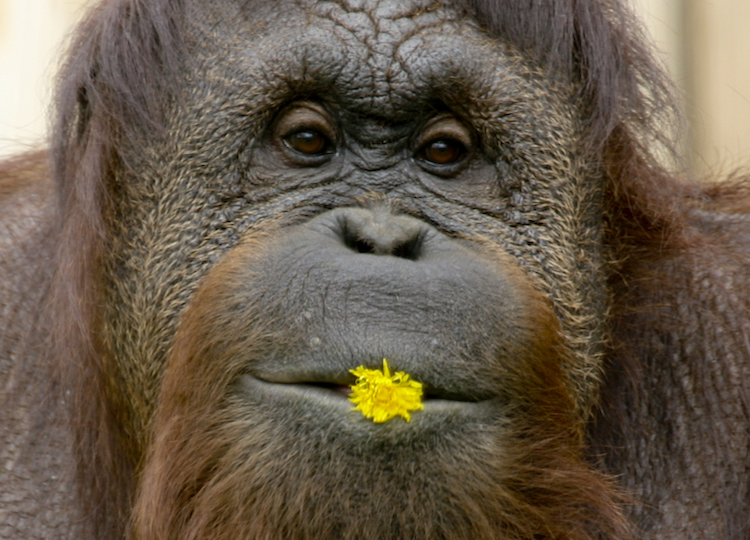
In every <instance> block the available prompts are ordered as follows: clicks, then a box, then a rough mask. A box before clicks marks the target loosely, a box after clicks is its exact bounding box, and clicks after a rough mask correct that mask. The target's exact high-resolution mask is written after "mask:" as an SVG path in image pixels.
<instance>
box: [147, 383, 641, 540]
mask: <svg viewBox="0 0 750 540" xmlns="http://www.w3.org/2000/svg"><path fill="white" fill-rule="evenodd" d="M252 405H253V406H252V407H251V406H250V404H249V403H248V401H247V397H245V396H243V397H242V398H241V399H240V398H232V399H229V400H228V401H227V402H225V405H224V407H222V409H221V410H220V411H218V412H217V413H216V414H215V415H214V417H213V421H211V422H209V424H210V426H209V425H206V424H204V425H206V427H207V429H206V430H205V431H203V430H200V429H199V430H197V431H195V427H196V426H195V425H193V426H192V428H193V430H191V435H190V436H189V437H188V439H190V440H184V441H183V442H182V443H180V444H179V445H176V446H175V447H173V448H171V449H170V450H171V451H169V452H167V453H166V455H169V456H170V458H169V461H170V463H171V465H169V464H164V465H165V466H166V468H167V469H169V471H170V472H168V473H167V474H163V475H162V476H161V481H162V482H164V485H162V486H158V487H159V489H158V491H159V492H160V493H161V495H162V496H164V495H166V498H162V501H163V503H162V504H156V505H148V504H146V505H142V506H141V510H142V511H143V510H144V509H146V508H149V509H148V510H146V511H147V512H148V513H149V514H150V515H149V516H146V519H145V520H144V519H142V520H141V522H142V523H146V522H149V521H150V523H151V529H150V530H151V532H145V529H140V530H141V532H142V534H137V535H136V536H137V537H139V538H175V539H177V538H180V539H199V538H200V539H202V538H214V539H230V538H231V539H239V538H248V539H268V540H271V539H273V540H277V539H284V540H297V539H299V540H302V539H320V540H323V539H326V540H327V539H334V538H336V539H359V540H376V539H377V540H381V539H382V540H386V539H388V540H396V539H405V540H406V539H409V540H423V539H424V540H426V539H432V540H434V539H446V540H447V539H450V540H462V539H467V540H468V539H472V540H481V539H506V540H511V539H514V540H515V539H527V540H528V539H532V538H533V539H547V538H549V539H551V538H565V539H571V540H574V539H581V540H583V539H594V538H597V539H599V538H625V537H627V532H626V526H625V525H624V521H623V518H622V515H621V513H620V509H619V502H620V501H618V496H617V495H616V492H615V491H614V489H613V488H612V485H611V483H610V482H609V480H608V479H607V478H606V477H604V476H603V475H601V474H599V473H597V472H595V471H594V470H592V469H591V468H590V467H589V466H588V465H587V464H586V463H584V462H583V461H582V460H581V459H580V452H579V451H578V449H577V448H575V444H574V443H573V442H572V441H573V440H574V439H575V438H571V437H569V435H568V434H565V433H558V434H554V433H552V432H550V431H548V432H546V433H542V432H540V429H539V428H540V423H539V421H538V419H536V421H534V419H533V418H524V415H522V414H521V415H519V416H518V417H516V418H512V420H508V418H509V414H502V415H498V414H497V410H495V413H494V414H489V413H486V414H480V415H477V416H475V417H472V418H469V417H468V416H464V417H460V415H458V416H456V415H450V414H447V415H445V416H444V417H442V418H440V419H439V420H438V419H435V418H434V417H433V418H432V419H430V421H429V422H420V420H421V419H420V418H418V417H417V415H415V418H413V419H412V422H411V423H409V424H407V423H405V422H400V420H399V421H398V422H397V421H391V422H389V423H387V424H385V425H374V424H372V423H371V422H370V421H368V420H365V419H364V418H362V419H361V420H362V422H361V424H359V425H358V426H359V428H358V430H355V431H354V432H353V431H352V429H351V422H350V420H351V419H349V425H348V428H347V425H346V424H345V423H344V422H343V421H339V420H329V419H323V420H322V419H321V418H320V417H319V416H318V415H314V414H311V412H310V409H309V404H304V403H297V404H294V403H292V404H286V405H285V407H279V408H278V409H277V410H271V411H270V412H268V411H267V410H266V411H263V409H262V408H256V407H263V403H261V399H259V400H258V401H257V402H256V403H254V404H252ZM265 405H266V407H268V404H267V403H266V404H265ZM261 411H263V412H261ZM491 416H494V420H493V419H492V418H491ZM498 418H504V420H502V421H500V420H498ZM376 430H381V431H380V432H378V431H376ZM159 469H161V470H162V471H164V468H163V467H159ZM151 470H152V471H153V470H154V469H153V468H152V469H151ZM157 476H158V475H157ZM157 482H158V480H157ZM146 491H148V490H146ZM141 518H143V516H141ZM157 531H158V532H157ZM152 533H153V534H152Z"/></svg>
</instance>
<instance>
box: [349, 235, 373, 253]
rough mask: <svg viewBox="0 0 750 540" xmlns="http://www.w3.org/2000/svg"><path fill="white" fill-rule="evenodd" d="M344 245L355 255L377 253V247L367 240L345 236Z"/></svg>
mask: <svg viewBox="0 0 750 540" xmlns="http://www.w3.org/2000/svg"><path fill="white" fill-rule="evenodd" d="M344 244H345V245H346V247H348V248H349V249H351V250H352V251H354V252H355V253H375V246H374V245H373V244H372V243H371V242H368V241H367V240H362V239H359V238H354V237H352V236H348V237H347V236H345V237H344Z"/></svg>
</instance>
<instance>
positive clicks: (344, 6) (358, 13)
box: [303, 0, 458, 110]
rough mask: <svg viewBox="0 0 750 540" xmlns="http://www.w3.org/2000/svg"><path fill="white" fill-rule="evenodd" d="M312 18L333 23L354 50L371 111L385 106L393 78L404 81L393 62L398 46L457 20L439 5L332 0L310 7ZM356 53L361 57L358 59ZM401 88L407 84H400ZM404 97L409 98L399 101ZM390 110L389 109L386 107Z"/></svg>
mask: <svg viewBox="0 0 750 540" xmlns="http://www.w3.org/2000/svg"><path fill="white" fill-rule="evenodd" d="M303 4H306V8H307V9H309V10H310V11H311V12H313V13H314V14H315V16H317V17H319V18H321V19H323V20H326V21H328V22H330V23H332V24H333V32H334V34H335V35H336V37H337V38H338V39H340V40H341V41H342V42H345V43H350V44H353V43H356V44H358V45H359V47H357V48H356V49H355V50H352V51H351V52H352V53H354V55H353V56H354V58H352V61H353V67H354V69H355V70H356V71H358V76H357V78H358V79H359V80H360V81H362V88H363V89H366V92H367V95H363V96H360V97H361V98H364V99H366V100H367V101H369V102H370V106H371V107H372V108H373V109H381V110H382V108H383V107H387V106H388V105H389V103H388V102H389V101H392V100H393V98H394V97H396V96H395V95H394V93H395V92H396V88H397V87H398V85H396V84H394V83H395V82H397V80H398V79H403V78H404V77H406V80H407V81H408V80H409V77H408V75H407V74H406V73H405V71H404V64H403V61H402V60H401V59H399V58H398V56H399V55H398V51H399V49H400V48H401V46H402V45H403V44H404V43H406V42H407V41H409V40H411V39H412V38H414V37H415V36H417V35H419V34H421V33H423V32H429V31H430V30H433V29H436V28H438V27H442V26H444V25H446V24H449V23H450V22H452V21H455V20H456V19H457V18H458V15H457V13H456V11H455V9H453V8H452V7H451V6H449V5H448V4H446V3H445V2H443V1H440V0H411V1H405V0H384V1H378V0H334V1H328V2H315V3H309V2H305V1H303ZM358 52H361V56H360V57H359V58H357V54H356V53H358ZM401 87H403V88H404V89H406V88H407V87H408V85H406V86H404V85H403V84H402V85H401ZM403 97H408V96H403ZM391 105H393V104H391Z"/></svg>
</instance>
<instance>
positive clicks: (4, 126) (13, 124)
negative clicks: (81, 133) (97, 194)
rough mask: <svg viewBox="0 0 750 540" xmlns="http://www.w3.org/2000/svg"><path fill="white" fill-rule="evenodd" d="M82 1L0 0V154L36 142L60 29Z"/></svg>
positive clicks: (41, 133) (77, 11) (74, 16)
mask: <svg viewBox="0 0 750 540" xmlns="http://www.w3.org/2000/svg"><path fill="white" fill-rule="evenodd" d="M85 1H87V0H0V156H3V155H8V154H10V153H13V152H15V151H18V150H20V149H25V148H29V147H30V146H34V145H39V144H41V142H42V141H43V139H44V133H45V131H46V126H47V114H46V112H47V111H46V107H47V103H48V102H49V99H50V81H51V77H52V74H53V73H54V69H55V66H56V65H57V60H58V58H59V54H60V51H61V43H62V41H63V38H64V36H65V33H66V31H67V30H68V29H69V28H70V26H71V25H72V24H73V23H74V22H75V21H76V20H77V18H78V16H80V14H81V6H82V5H83V4H84V3H85Z"/></svg>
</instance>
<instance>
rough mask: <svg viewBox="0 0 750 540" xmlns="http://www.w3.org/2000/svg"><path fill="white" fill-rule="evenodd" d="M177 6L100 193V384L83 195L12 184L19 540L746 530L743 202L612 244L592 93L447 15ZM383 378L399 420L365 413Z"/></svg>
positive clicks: (685, 204) (405, 5)
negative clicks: (589, 123)
mask: <svg viewBox="0 0 750 540" xmlns="http://www.w3.org/2000/svg"><path fill="white" fill-rule="evenodd" d="M181 9H182V14H183V16H184V20H182V21H181V23H182V24H183V25H184V28H183V31H182V37H183V39H184V51H188V52H189V54H188V53H185V54H184V55H182V56H180V57H179V59H178V60H179V61H178V62H177V66H178V68H177V69H175V70H174V71H173V73H172V76H173V77H174V79H173V80H170V87H169V88H170V90H169V93H166V94H164V95H160V96H159V99H162V100H163V102H164V105H165V106H164V110H165V111H166V112H165V117H164V121H163V126H162V129H161V130H154V129H153V126H150V125H146V124H143V125H137V126H136V127H135V128H134V129H132V130H131V131H130V132H129V133H128V136H127V137H123V139H122V140H119V141H118V145H117V153H118V154H117V155H118V158H119V162H118V165H116V166H114V167H113V168H112V171H111V172H112V174H111V175H109V176H106V177H105V178H104V180H103V183H102V187H101V189H102V191H103V193H105V194H106V195H103V196H102V197H101V200H102V201H103V202H102V204H101V209H100V212H99V215H100V217H101V220H102V224H103V225H102V229H101V234H99V235H98V236H96V235H92V237H93V236H96V238H98V240H97V242H96V243H94V242H93V241H92V245H94V246H95V247H92V249H91V252H90V253H93V254H94V255H92V257H91V259H92V260H95V261H96V262H95V264H94V263H92V267H95V270H92V275H93V276H94V277H95V279H93V280H92V281H91V282H89V281H87V282H86V285H87V286H86V287H85V289H84V290H85V291H87V294H86V295H83V296H82V297H81V298H82V299H81V301H80V303H81V304H84V305H86V306H91V307H90V312H89V311H86V312H83V313H84V315H85V317H84V316H82V318H83V319H85V320H84V325H86V328H87V329H88V330H89V331H90V333H89V334H86V335H89V336H90V338H89V339H90V345H86V344H84V345H85V346H83V347H82V349H81V358H87V355H89V354H90V355H91V357H92V358H95V359H96V362H94V363H95V364H96V365H97V366H102V368H101V371H102V372H104V373H105V376H103V377H102V381H103V382H102V381H100V383H99V386H95V385H91V386H89V385H88V384H86V383H83V382H80V380H82V378H81V379H80V380H79V378H74V377H72V376H71V377H68V376H61V375H60V373H63V374H66V373H68V372H69V371H70V368H68V367H67V365H68V363H75V362H77V361H81V362H83V361H84V360H79V357H78V356H76V355H74V354H73V353H71V352H70V350H71V349H70V347H69V348H68V349H65V348H64V347H62V346H61V345H59V343H67V341H66V339H67V338H66V337H65V334H66V333H67V332H71V331H72V330H71V328H73V324H74V323H68V322H65V321H63V322H62V323H61V322H60V320H59V319H60V318H61V317H62V316H63V315H65V314H66V313H67V312H61V311H58V309H59V308H60V306H61V305H62V304H63V300H64V299H65V298H66V296H65V290H66V289H65V288H64V286H63V285H61V283H62V282H63V281H62V279H61V278H60V277H59V276H65V275H67V274H65V272H66V270H65V268H67V266H66V265H72V266H75V264H78V263H76V262H73V263H71V262H70V261H71V260H72V259H73V258H72V257H71V256H70V255H66V253H65V246H69V245H72V244H71V242H72V240H70V239H71V238H73V239H75V236H74V235H73V234H72V232H71V231H72V230H74V229H73V228H72V226H70V223H71V222H72V219H73V218H70V217H69V214H68V213H66V209H68V208H69V207H68V206H66V205H67V204H68V203H67V202H66V201H65V200H62V201H61V200H58V199H57V198H59V197H62V195H61V194H60V193H61V191H59V190H58V191H57V192H55V191H53V190H52V189H51V187H50V186H49V184H48V182H47V180H46V178H47V173H46V171H45V170H44V167H43V166H41V165H39V163H40V162H39V159H38V158H37V159H36V160H30V161H28V162H19V163H17V164H12V165H10V166H8V167H6V171H5V172H4V173H3V175H4V176H3V178H4V180H3V184H1V185H0V186H2V190H0V196H2V200H1V201H2V202H1V204H0V210H1V212H0V291H1V292H2V297H1V298H2V300H1V301H0V308H2V310H1V311H0V327H2V328H4V329H5V330H4V333H3V335H2V336H0V376H1V377H2V379H0V381H1V382H2V385H0V392H2V393H0V397H1V398H2V401H0V404H1V405H2V408H1V409H0V421H1V423H0V441H3V446H2V447H1V448H0V452H1V453H0V457H2V458H3V462H4V464H5V467H4V468H0V538H18V537H23V538H50V537H69V538H112V537H117V536H125V537H132V538H144V539H145V538H154V539H165V538H175V539H177V538H180V539H182V538H290V539H291V538H300V539H301V538H320V539H323V538H325V539H328V538H364V539H375V538H382V539H391V538H404V539H406V538H409V539H422V538H424V539H427V538H451V539H454V540H460V539H462V538H472V539H483V538H502V539H520V538H540V539H541V538H569V539H583V538H626V537H627V536H628V535H629V534H632V535H633V536H635V537H641V536H643V537H645V538H654V539H657V538H658V539H668V538H674V539H678V538H679V539H687V538H717V539H729V538H744V537H745V536H746V535H747V534H748V529H747V526H748V518H747V515H748V513H747V512H746V511H747V510H748V501H749V498H748V489H749V488H748V480H747V478H748V474H747V472H748V466H749V465H750V460H749V459H748V449H749V448H750V440H749V437H750V435H748V433H749V432H748V428H749V426H750V423H749V422H748V416H749V412H748V407H749V405H748V390H747V388H748V385H749V384H750V382H749V381H750V362H749V361H748V358H750V355H749V353H748V345H747V343H748V336H749V335H750V328H749V326H750V325H749V323H748V317H747V309H748V307H750V306H748V301H747V292H746V291H747V290H748V287H750V282H749V281H750V280H748V270H747V268H748V266H747V264H746V263H747V262H748V261H747V258H748V257H747V254H746V252H747V248H746V247H745V246H747V245H748V242H747V241H750V238H748V236H750V235H749V234H748V227H747V218H746V205H744V203H736V206H734V207H731V208H730V207H729V206H728V205H727V204H726V197H724V198H723V199H722V196H721V195H720V194H717V193H715V192H706V193H703V194H701V195H700V197H702V199H700V198H699V197H694V198H693V199H690V200H688V199H685V201H683V200H680V199H679V197H680V193H682V192H681V191H680V190H675V194H674V197H673V199H674V203H675V206H674V207H673V208H672V207H670V208H669V209H668V211H667V210H665V211H664V215H668V216H671V217H670V218H669V219H672V220H673V222H674V224H675V225H674V227H675V228H674V229H669V230H677V229H676V227H677V226H678V225H679V227H680V229H679V231H680V233H679V234H678V233H674V234H673V235H672V236H670V239H669V240H665V241H664V242H662V243H659V242H656V244H658V248H655V247H653V245H654V242H650V241H649V242H646V241H645V240H637V241H638V242H643V246H642V249H643V250H642V251H641V252H639V251H638V249H640V248H641V244H638V245H637V246H632V245H626V240H623V239H624V238H626V237H627V238H628V239H632V238H634V237H635V235H634V234H625V233H624V232H623V233H622V234H620V235H619V236H618V234H616V233H615V232H612V229H613V228H615V229H616V228H617V227H618V225H619V222H617V221H616V220H615V218H613V217H612V212H611V210H609V209H608V206H607V204H608V202H607V197H608V196H610V195H611V192H612V188H611V186H610V185H609V184H608V181H607V180H605V176H606V174H605V166H604V165H602V162H601V161H598V160H597V159H593V158H592V153H591V152H590V151H588V150H587V149H588V146H587V145H588V144H589V143H588V142H587V141H586V140H584V130H583V127H582V126H583V125H584V124H585V122H586V118H585V112H584V111H582V110H580V109H579V108H577V106H576V103H577V101H576V100H575V99H574V96H576V95H577V94H576V92H577V90H578V89H577V87H576V84H575V83H574V82H571V81H564V80H560V79H554V80H553V79H552V78H550V77H549V75H548V73H547V72H546V71H545V69H544V68H543V66H541V65H540V64H539V62H537V61H534V60H532V57H531V56H530V55H528V54H526V53H524V52H520V51H519V50H517V49H516V48H515V47H513V46H512V45H510V44H508V43H504V42H502V41H501V40H498V39H496V38H494V37H492V36H491V35H489V34H488V33H487V32H486V31H485V30H484V29H483V28H482V27H481V25H480V24H479V23H478V22H476V21H474V20H473V19H472V18H471V17H469V16H468V15H467V14H466V13H464V12H463V11H462V10H460V9H458V8H456V7H455V6H453V5H448V4H445V5H443V4H439V3H434V2H431V1H424V0H410V1H399V2H386V1H376V0H365V1H361V2H355V1H350V2H346V1H343V2H308V1H279V2H267V3H264V4H262V3H258V4H257V5H256V4H255V3H253V4H252V5H248V6H245V7H241V6H237V5H235V3H234V2H222V3H220V5H219V3H218V2H215V3H211V2H198V1H186V2H184V5H183V6H182V8H181ZM94 118H96V117H95V116H94ZM32 179H36V180H32ZM736 195H737V196H736V197H735V200H738V199H739V198H740V197H744V199H742V200H746V197H745V195H744V194H743V192H742V191H741V190H738V191H737V192H736ZM58 207H61V208H62V209H63V211H62V214H63V215H62V216H60V215H58V214H57V213H56V212H55V211H54V210H53V208H58ZM613 220H615V221H614V225H613ZM60 223H62V224H63V225H64V226H63V227H61V226H60ZM670 223H672V222H670ZM670 227H672V225H670ZM622 228H623V230H624V228H625V226H624V225H623V226H622ZM665 230H667V229H666V228H665ZM66 239H67V241H68V244H66V243H65V242H66ZM87 241H88V240H81V242H82V243H85V242H87ZM630 241H631V242H632V241H633V240H630ZM669 242H672V243H671V244H670V243H669ZM59 246H63V247H59ZM623 246H625V247H623ZM706 246H708V247H706ZM657 252H658V253H657ZM624 253H627V255H628V258H627V259H626V258H625V257H624V255H623V254H624ZM634 253H635V254H636V255H637V256H636V255H633V254H634ZM644 253H645V255H644ZM654 253H657V255H654ZM50 261H54V262H55V264H53V263H51V262H50ZM623 261H626V262H623ZM708 267H714V268H715V270H713V273H711V272H708V274H706V273H705V272H704V269H705V268H708ZM619 276H625V277H628V278H630V277H632V276H636V279H634V280H633V282H634V283H635V284H634V285H633V284H632V283H631V281H629V280H626V279H624V278H623V279H622V280H619ZM674 281H678V282H679V284H675V283H673V282H674ZM683 283H684V284H683ZM624 284H625V285H624ZM666 284H670V285H671V288H669V287H666ZM50 291H52V292H50ZM61 291H62V292H61ZM73 298H75V296H73ZM61 299H63V300H61ZM68 302H69V303H70V301H69V299H68ZM633 313H638V314H639V315H637V316H635V315H632V314H633ZM642 313H648V316H647V317H643V320H641V318H638V317H641V315H640V314H642ZM633 318H637V319H638V320H637V321H635V322H633V320H632V319H633ZM644 320H645V322H644ZM66 324H69V325H70V326H65V325H66ZM60 328H62V330H60ZM49 335H51V336H52V337H51V338H50V339H49V341H45V340H46V339H47V337H48V336H49ZM61 336H62V337H61ZM84 341H85V340H84ZM623 344H624V345H623ZM631 345H632V347H631ZM88 346H90V348H91V350H92V351H93V352H91V353H89V349H88V348H87V347H88ZM50 349H51V350H53V351H58V350H60V351H63V352H64V353H65V354H62V353H59V354H58V353H55V354H51V353H49V352H47V351H48V350H50ZM73 350H75V349H73ZM623 351H624V352H623ZM695 351H700V352H695ZM628 354H631V355H632V356H635V357H638V359H639V360H642V362H641V363H638V364H637V365H638V368H639V369H640V370H641V371H640V372H638V373H630V374H627V375H625V374H624V370H625V367H626V366H628V365H630V364H628V363H627V362H626V361H625V360H623V358H625V357H626V356H627V355H628ZM382 358H388V360H389V363H391V365H392V367H393V368H394V369H396V370H404V371H406V372H407V373H409V374H411V375H412V376H413V377H414V378H415V379H416V380H419V381H421V382H423V383H424V385H425V388H426V393H427V397H426V400H425V410H424V411H417V412H415V413H413V417H412V421H411V422H409V423H406V422H405V421H402V419H395V420H392V421H390V422H388V423H386V424H383V425H376V424H374V423H372V422H371V421H369V420H366V419H365V418H363V417H362V416H361V415H360V414H359V413H357V412H354V411H352V410H351V404H350V403H349V402H348V401H347V400H346V393H345V391H344V388H345V387H346V386H347V385H349V384H351V383H352V382H353V376H352V375H351V374H350V373H349V370H351V369H353V368H355V367H357V366H359V365H366V366H368V367H380V366H381V364H382ZM70 381H74V382H75V384H68V383H70ZM623 381H624V382H623ZM632 386H636V387H639V388H640V390H642V392H637V393H635V394H634V395H635V397H633V396H632V395H631V394H630V393H629V392H630V388H631V387H632ZM623 388H625V389H623ZM102 389H103V390H102ZM97 392H100V393H97ZM101 393H103V394H106V398H103V397H101ZM97 399H101V400H105V401H106V402H107V403H108V406H109V407H110V409H111V411H114V412H112V413H111V414H110V416H109V417H107V418H108V420H107V421H106V422H104V423H105V424H106V423H107V422H109V429H111V430H112V432H113V433H116V434H115V435H113V436H112V438H113V439H116V443H113V446H112V447H111V448H112V449H109V448H110V447H107V448H108V450H102V448H103V447H104V446H105V442H102V441H103V439H104V438H105V436H104V435H102V433H109V432H108V431H107V430H106V429H105V428H104V427H102V425H101V424H91V420H86V421H87V422H89V423H88V424H87V423H85V422H84V420H83V419H84V418H88V417H87V416H86V413H85V411H84V409H85V408H86V403H87V402H88V401H89V400H90V401H91V403H93V402H94V401H95V400H97ZM71 403H72V405H71ZM76 403H77V404H76ZM69 408H70V409H72V410H73V413H72V414H67V413H66V411H68V409H69ZM112 424H115V427H112ZM92 425H95V426H97V429H94V428H92V427H91V426H92ZM80 426H84V427H80ZM99 429H101V431H99ZM81 433H83V435H82V434H81ZM99 439H101V440H99ZM91 440H94V442H93V443H92V442H91ZM586 447H588V448H590V449H591V450H590V451H589V452H588V453H587V452H586V450H585V449H586ZM86 452H90V454H87V453H86ZM89 455H90V456H94V458H96V459H94V458H88V457H87V456H89ZM81 456H84V458H82V457H81ZM97 460H99V461H97ZM107 460H109V461H107ZM114 462H118V463H120V462H122V463H124V464H122V465H121V469H118V471H120V472H118V473H114V472H113V473H111V476H108V474H109V470H108V467H107V466H106V464H107V463H114ZM118 475H119V476H118ZM610 475H611V476H610ZM615 477H616V478H617V480H616V481H615V480H614V478H615ZM618 485H619V486H622V487H623V489H622V490H620V489H618V487H617V486H618ZM622 493H624V494H625V497H622V495H621V494H622ZM629 501H632V502H629Z"/></svg>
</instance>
